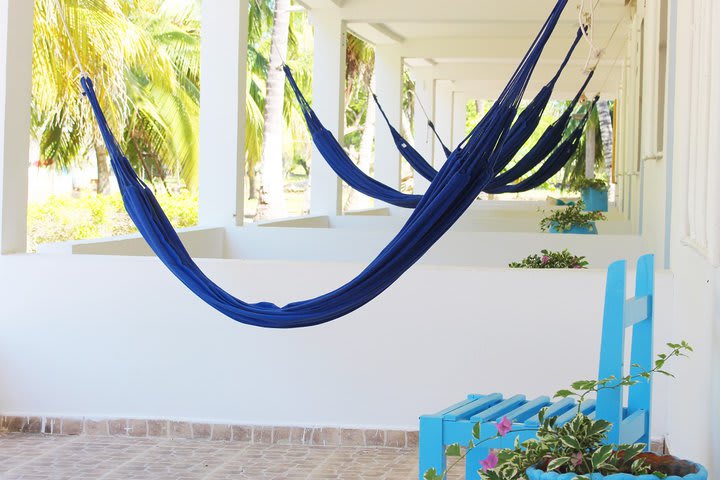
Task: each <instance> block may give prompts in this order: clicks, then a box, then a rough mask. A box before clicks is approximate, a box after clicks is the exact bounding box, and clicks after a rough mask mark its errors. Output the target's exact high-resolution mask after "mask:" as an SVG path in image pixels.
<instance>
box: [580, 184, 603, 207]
mask: <svg viewBox="0 0 720 480" xmlns="http://www.w3.org/2000/svg"><path fill="white" fill-rule="evenodd" d="M580 193H581V194H582V199H583V202H585V210H586V211H588V212H607V211H608V192H607V190H604V191H603V190H596V189H594V188H584V189H583V190H582V192H580Z"/></svg>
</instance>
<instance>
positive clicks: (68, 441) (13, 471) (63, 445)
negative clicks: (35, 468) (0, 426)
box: [3, 433, 80, 475]
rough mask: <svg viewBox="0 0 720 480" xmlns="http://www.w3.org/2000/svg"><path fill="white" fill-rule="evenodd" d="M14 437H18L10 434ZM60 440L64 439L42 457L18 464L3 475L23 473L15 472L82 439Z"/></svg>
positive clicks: (69, 438)
mask: <svg viewBox="0 0 720 480" xmlns="http://www.w3.org/2000/svg"><path fill="white" fill-rule="evenodd" d="M12 435H16V434H10V436H12ZM17 435H18V436H19V435H23V434H22V433H20V434H17ZM25 435H27V434H25ZM38 436H40V435H38ZM54 437H55V438H57V437H60V436H59V435H57V436H54ZM42 438H45V437H42ZM60 438H62V440H60V439H58V440H55V441H57V442H58V445H56V446H55V447H54V448H51V449H50V450H46V451H44V452H43V453H41V454H40V455H38V456H35V457H33V458H31V459H29V460H27V461H25V462H23V463H20V464H18V465H15V466H14V467H12V468H11V469H10V470H8V471H7V472H4V473H3V475H9V474H11V473H22V472H15V470H17V469H18V468H21V467H26V466H28V465H30V464H32V463H33V462H35V461H36V460H39V459H41V458H43V457H46V456H49V455H50V454H52V453H54V452H55V451H57V450H60V449H62V448H64V447H66V446H68V445H71V444H73V443H75V442H77V441H79V440H80V437H76V436H73V437H69V436H68V437H66V438H67V439H68V440H67V441H66V442H65V441H64V438H63V437H60ZM60 442H62V443H60Z"/></svg>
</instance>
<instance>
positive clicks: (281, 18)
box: [258, 0, 290, 218]
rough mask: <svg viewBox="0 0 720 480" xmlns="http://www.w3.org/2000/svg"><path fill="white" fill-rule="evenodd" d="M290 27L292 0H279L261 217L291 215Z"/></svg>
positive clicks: (275, 12)
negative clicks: (287, 158) (287, 164)
mask: <svg viewBox="0 0 720 480" xmlns="http://www.w3.org/2000/svg"><path fill="white" fill-rule="evenodd" d="M289 29H290V0H275V6H274V10H273V28H272V36H271V38H270V65H269V68H268V71H267V93H266V95H265V114H264V115H263V118H264V120H265V123H264V128H263V154H262V161H261V163H260V172H259V176H260V177H261V178H262V186H261V190H260V202H259V203H260V205H261V206H262V208H258V217H260V218H263V217H266V218H277V217H284V216H287V208H286V206H285V169H284V167H283V105H284V103H285V98H284V97H285V73H284V72H283V70H282V63H283V59H284V58H285V57H286V56H287V51H288V35H289Z"/></svg>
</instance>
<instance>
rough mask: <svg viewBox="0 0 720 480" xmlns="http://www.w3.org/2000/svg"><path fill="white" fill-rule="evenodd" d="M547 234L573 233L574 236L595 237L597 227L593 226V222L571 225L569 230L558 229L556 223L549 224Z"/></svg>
mask: <svg viewBox="0 0 720 480" xmlns="http://www.w3.org/2000/svg"><path fill="white" fill-rule="evenodd" d="M548 232H550V233H574V234H576V235H597V233H598V231H597V226H596V225H595V222H587V224H585V225H582V226H581V225H573V226H572V227H570V228H569V229H560V226H559V224H558V223H557V222H552V223H550V228H548Z"/></svg>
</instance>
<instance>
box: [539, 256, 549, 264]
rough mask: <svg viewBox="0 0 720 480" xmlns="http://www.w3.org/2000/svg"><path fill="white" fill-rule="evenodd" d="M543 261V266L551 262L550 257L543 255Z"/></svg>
mask: <svg viewBox="0 0 720 480" xmlns="http://www.w3.org/2000/svg"><path fill="white" fill-rule="evenodd" d="M541 260H542V263H543V265H547V263H548V262H549V261H550V257H548V256H547V255H543V256H542V259H541Z"/></svg>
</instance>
